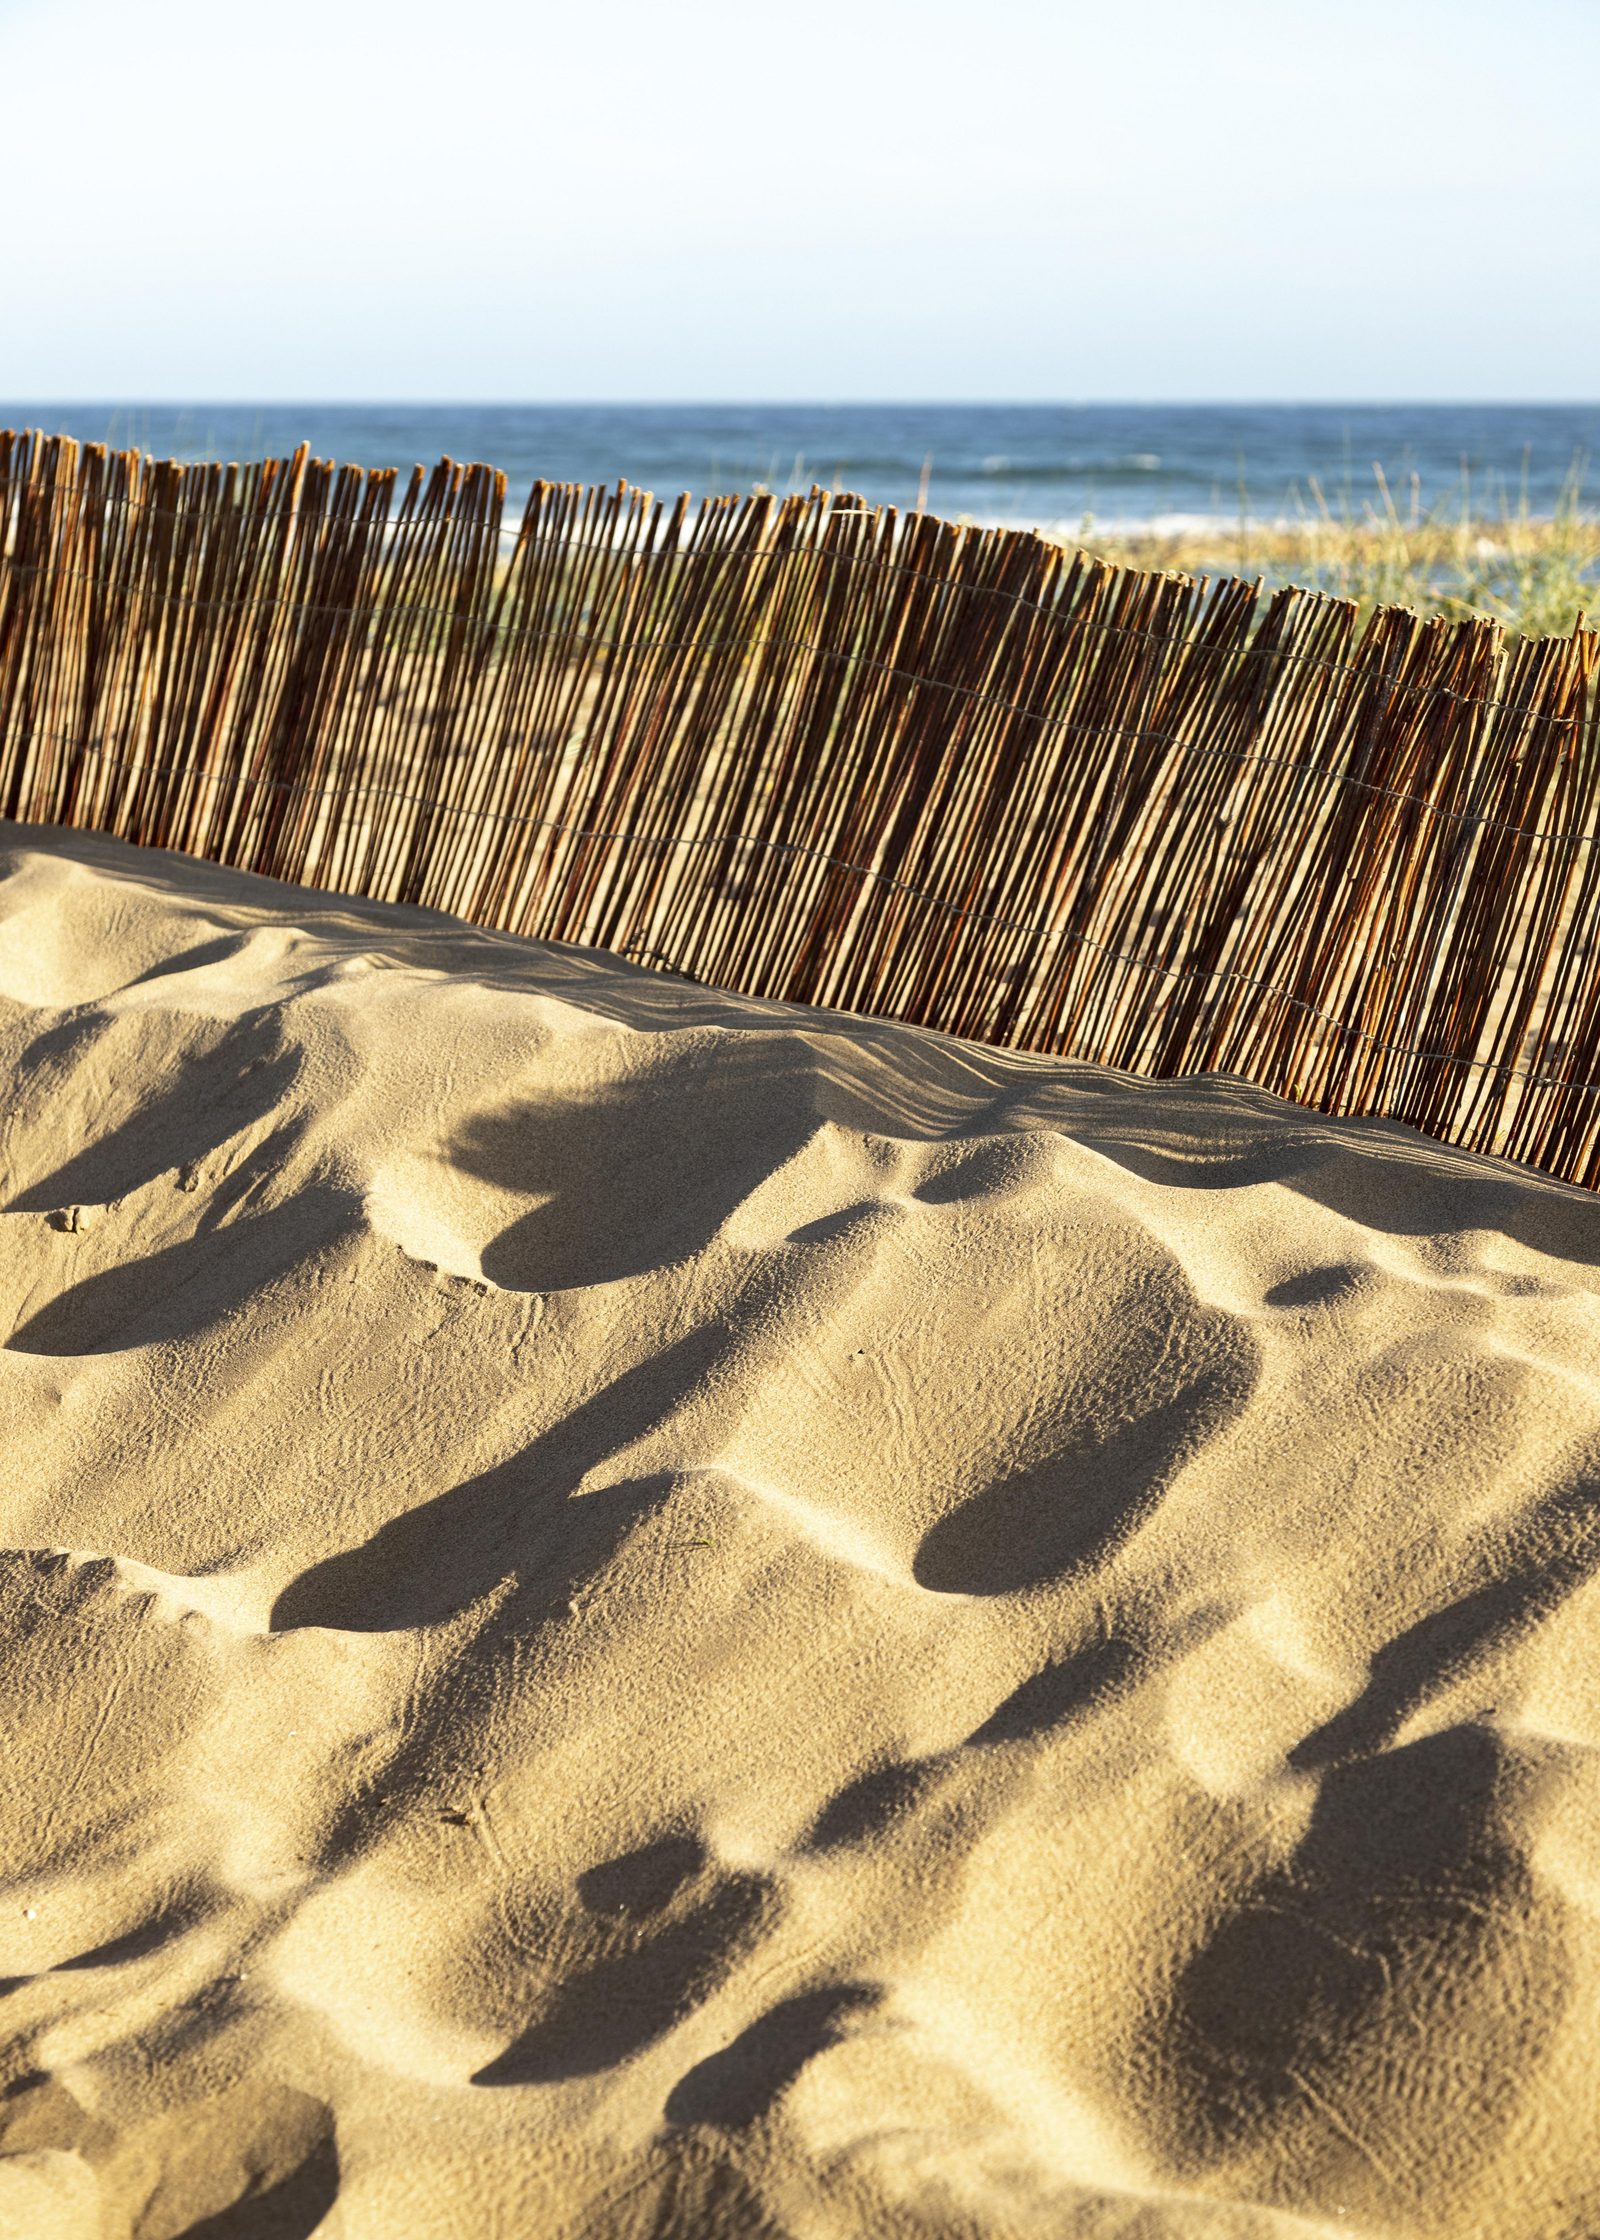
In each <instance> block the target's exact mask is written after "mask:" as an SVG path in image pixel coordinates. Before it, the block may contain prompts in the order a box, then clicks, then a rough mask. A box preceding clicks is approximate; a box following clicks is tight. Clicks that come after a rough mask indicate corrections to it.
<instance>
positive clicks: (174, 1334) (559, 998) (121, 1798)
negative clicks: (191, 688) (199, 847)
mask: <svg viewBox="0 0 1600 2240" xmlns="http://www.w3.org/2000/svg"><path fill="white" fill-rule="evenodd" d="M0 871H3V873H4V876H3V879H0V1038H3V1061H4V1066H5V1080H6V1083H7V1088H6V1094H5V1101H4V1109H3V1153H4V1200H3V1203H4V1208H5V1213H4V1222H3V1230H0V1238H3V1260H0V1283H3V1294H0V1315H3V1326H4V1330H5V1332H6V1333H7V1335H6V1337H5V1350H4V1352H3V1354H0V1408H3V1417H0V1421H3V1428H4V1446H3V1454H4V1477H3V1480H0V1501H3V1505H4V1520H5V1522H4V1531H3V1535H0V1537H3V1541H4V1552H3V1555H0V1682H3V1697H0V1702H3V1707H4V1714H5V1724H4V1730H3V1732H4V1751H3V1759H0V1987H3V1992H4V1996H3V1998H0V2020H3V2028H0V2153H3V2154H4V2156H5V2157H6V2159H5V2160H3V2161H0V2232H3V2233H4V2234H6V2235H7V2236H8V2240H9V2236H10V2235H12V2234H16V2235H19V2236H23V2240H52V2236H55V2235H58V2234H59V2235H67V2236H71V2240H80V2236H81V2240H134V2236H136V2240H177V2236H178V2235H182V2234H188V2235H193V2236H194V2240H269V2236H271V2240H301V2236H304V2235H309V2234H311V2233H312V2232H314V2231H315V2232H318V2233H320V2234H324V2235H326V2236H328V2240H447V2236H448V2240H457V2236H461V2240H478V2236H480V2235H482V2236H494V2240H500V2236H504V2240H579V2236H583V2240H611V2236H613V2235H615V2236H618V2240H678V2236H683V2240H698V2236H701V2235H709V2236H717V2240H721V2236H728V2240H855V2236H857V2235H873V2236H876V2235H885V2236H893V2240H899V2236H904V2240H991V2236H1000V2235H1006V2236H1010V2235H1017V2236H1024V2235H1026V2236H1030V2240H1031V2236H1035V2235H1037V2236H1040V2240H1045V2236H1048V2240H1059V2236H1070V2240H1077V2236H1080V2235H1082V2236H1085V2240H1090V2236H1092V2240H1109V2236H1111V2235H1116V2236H1119V2240H1135V2236H1137V2240H1165V2236H1168V2235H1182V2236H1188V2235H1197V2236H1201V2235H1203V2236H1206V2240H1222V2236H1227V2240H1257V2236H1259V2240H1280V2236H1281V2240H1290V2236H1292V2235H1294V2236H1298V2235H1307V2234H1329V2235H1332V2234H1338V2235H1351V2234H1363V2235H1374V2236H1376V2235H1385V2236H1387V2235H1412V2234H1417V2235H1423V2234H1426V2235H1434V2234H1437V2235H1448V2236H1450V2240H1458V2236H1462V2235H1477V2234H1484V2235H1496V2236H1518V2240H1520V2236H1524V2235H1527V2236H1535V2235H1537V2236H1540V2240H1544V2236H1549V2240H1557V2236H1560V2240H1582V2236H1586V2235H1592V2234H1594V2233H1596V2232H1597V2231H1600V2062H1597V2060H1596V2057H1595V2049H1596V2044H1597V2042H1600V2041H1597V2024H1600V1924H1597V1920H1596V1915H1597V1911H1600V1812H1597V1803H1600V1781H1597V1777H1596V1767H1597V1765H1600V1758H1597V1756H1596V1746H1597V1744H1600V1588H1597V1586H1596V1584H1595V1582H1594V1573H1595V1569H1596V1566H1597V1563H1600V1519H1597V1514H1596V1498H1595V1496H1596V1488H1597V1486H1600V1298H1597V1293H1600V1200H1597V1199H1595V1198H1593V1197H1590V1196H1587V1195H1585V1194H1583V1193H1581V1192H1579V1191H1576V1190H1573V1189H1570V1188H1567V1187H1564V1186H1561V1185H1558V1184H1554V1183H1550V1182H1547V1181H1544V1180H1542V1179H1540V1178H1538V1177H1535V1176H1530V1175H1528V1174H1525V1173H1522V1172H1519V1171H1518V1170H1516V1169H1513V1168H1510V1167H1507V1166H1503V1165H1499V1164H1496V1163H1494V1162H1492V1161H1488V1160H1484V1159H1479V1158H1473V1157H1468V1156H1466V1155H1463V1154H1458V1153H1455V1152H1451V1151H1448V1150H1445V1149H1442V1148H1440V1147H1439V1146H1437V1145H1433V1144H1430V1143H1427V1142H1425V1141H1424V1140H1423V1139H1422V1138H1420V1137H1418V1136H1416V1135H1415V1134H1413V1133H1411V1132H1410V1131H1408V1130H1405V1129H1402V1128H1399V1127H1395V1126H1391V1125H1389V1124H1386V1123H1383V1122H1378V1121H1367V1122H1348V1121H1346V1122H1332V1121H1326V1120H1323V1119H1320V1118H1318V1117H1317V1116H1316V1115H1314V1114H1310V1113H1307V1112H1304V1111H1300V1110H1296V1109H1294V1108H1292V1107H1290V1106H1287V1105H1284V1104H1281V1103H1279V1102H1277V1101H1276V1100H1275V1099H1273V1098H1272V1097H1270V1096H1268V1095H1266V1094H1264V1093H1262V1092H1260V1091H1257V1090H1253V1089H1249V1088H1246V1087H1244V1086H1242V1085H1240V1084H1238V1083H1236V1082H1233V1081H1226V1080H1217V1079H1211V1080H1203V1081H1189V1082H1181V1083H1150V1082H1146V1081H1139V1080H1134V1079H1132V1078H1129V1077H1125V1076H1120V1075H1116V1074H1110V1073H1106V1072H1104V1071H1100V1070H1097V1069H1094V1068H1090V1067H1086V1066H1076V1065H1071V1064H1065V1063H1061V1062H1057V1061H1053V1060H1040V1059H1030V1058H1022V1057H1017V1056H1014V1055H1011V1054H1007V1053H1002V1052H997V1051H993V1050H986V1049H982V1048H977V1047H974V1046H970V1045H965V1044H961V1043H956V1042H952V1041H949V1040H946V1039H943V1038H941V1037H939V1036H937V1035H933V1034H929V1033H925V1032H922V1031H918V1030H914V1029H909V1028H902V1027H896V1026H893V1025H889V1024H884V1023H882V1022H873V1021H863V1020H855V1019H849V1018H844V1017H840V1016H837V1015H831V1014H824V1013H818V1012H807V1011H802V1010H797V1009H790V1008H785V1007H783V1006H780V1005H777V1004H770V1003H759V1002H753V1001H746V1000H742V999H738V998H734V997H728V996H723V995H719V994H715V993H712V992H710V991H707V990H703V989H699V988H695V987H692V986H690V985H688V984H686V983H684V982H682V981H676V980H672V979H668V978H665V977H658V976H652V975H649V974H647V973H645V972H643V971H640V970H637V969H634V968H632V967H630V966H628V965H626V964H623V963H621V962H618V961H617V960H615V959H612V958H608V957H604V956H600V955H596V954H593V953H589V952H584V951H578V950H562V949H554V948H541V947H538V946H536V945H532V944H528V943H523V942H519V941H515V940H511V939H507V938H503V937H498V936H487V935H483V934H479V933H475V932H473V931H471V930H469V929H467V928H464V927H462V926H460V925H457V924H455V923H453V922H451V921H448V920H445V919H442V918H437V917H432V916H429V915H427V914H425V913H422V912H414V911H406V910H400V909H395V908H387V907H381V906H377V905H368V904H362V903H353V902H348V901H345V900H342V899H339V898H336V897H332V896H327V895H321V894H314V893H308V892H301V891H296V890H294V889H290V888H286V887H281V886H275V885H272V884H270V883H267V882H264V881H262V880H259V879H252V878H248V877H245V876H242V875H238V874H234V873H230V872H225V871H219V870H216V869H214V868H210V867H207V866H204V865H200V864H195V863H192V862H188V861H185V860H183V859H181V858H177V857H173V856H169V855H162V854H155V853H139V852H136V851H134V850H132V849H128V848H125V847H122V846H120V845H118V844H116V843H113V842H109V841H102V840H93V839H88V838H82V837H73V838H70V839H69V838H66V837H63V836H60V835H52V834H48V833H45V832H42V831H27V830H23V831H17V830H16V829H15V828H12V829H11V830H10V832H9V834H8V837H7V845H6V849H5V857H4V862H3V864H0Z"/></svg>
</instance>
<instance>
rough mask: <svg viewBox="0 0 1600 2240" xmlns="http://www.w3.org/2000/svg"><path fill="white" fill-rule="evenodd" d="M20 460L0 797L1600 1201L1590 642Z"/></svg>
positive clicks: (842, 518)
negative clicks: (1392, 1121) (1541, 1174)
mask: <svg viewBox="0 0 1600 2240" xmlns="http://www.w3.org/2000/svg"><path fill="white" fill-rule="evenodd" d="M504 501H505V481H504V477H503V476H502V475H500V474H498V473H496V472H494V471H493V470H491V469H490V468H487V467H482V466H460V465H457V464H455V463H453V462H451V461H448V460H446V461H444V462H442V463H441V464H440V465H439V466H437V467H435V468H433V469H432V470H431V472H425V471H424V470H423V469H421V468H418V469H416V470H414V471H413V472H412V474H411V475H410V477H409V479H408V480H406V481H405V482H404V483H402V482H401V480H400V479H399V477H398V475H397V474H396V473H395V472H394V471H393V470H385V471H374V472H363V471H360V470H358V469H355V468H351V467H342V468H341V467H335V466H333V465H332V464H330V463H328V462H324V461H319V460H314V459H311V458H309V457H308V456H307V455H306V453H305V452H304V451H303V450H302V451H301V452H298V453H296V455H295V456H294V457H293V458H292V459H276V460H268V461H266V462H264V463H260V464H256V465H251V466H220V465H190V466H185V465H180V464H176V463H173V462H171V461H153V460H149V459H146V458H143V457H141V456H140V455H139V454H137V453H134V452H123V453H108V452H106V451H105V450H104V449H102V448H100V447H98V446H94V445H87V446H81V447H80V446H79V445H77V444H74V443H72V442H69V441H67V440H66V439H64V438H58V437H46V436H41V435H38V434H26V435H15V434H3V435H0V814H3V815H4V816H5V817H7V818H11V819H18V820H29V821H44V822H49V823H55V824H61V825H68V826H76V827H84V828H91V829H94V830H98V831H104V832H110V833H115V834H119V835H120V836H121V837H123V838H125V839H127V840H131V841H135V842H139V843H142V844H146V845H153V846H160V847H167V848H177V849H183V850H187V851H189V852H190V853H193V854H196V855H201V856H205V857H207V858H209V859H211V860H213V861H215V862H218V863H224V864H235V865H239V866H241V867H243V868H246V869H249V870H252V871H260V872H265V873H268V874H270V875H271V876H272V877H275V878H280V879H290V880H297V881H300V882H302V883H304V884H307V885H312V886H319V887H326V888H332V889H336V890H338V891H341V892H345V893H351V894H363V895H372V896H378V897H382V898H384V899H387V900H391V901H398V902H407V903H417V904H423V905H426V906H429V907H431V908H434V909H438V910H445V911H451V912H455V913H457V914H459V915H460V916H462V917H465V918H468V919H471V920H473V921H475V922H476V923H478V924H481V925H485V926H493V927H500V928H505V929H507V930H510V931H513V932H516V933H522V934H530V935H535V936H538V937H540V938H542V939H548V940H557V941H568V942H579V943H586V944H592V945H596V946H599V947H602V948H607V949H612V950H616V951H620V952H622V953H623V954H625V955H628V956H631V957H634V958H636V959H640V960H643V961H645V962H649V963H653V964H657V965H662V966H666V967H668V968H670V969H673V970H676V971H679V972H682V973H686V974H688V975H690V976H692V977H693V978H695V979H698V980H702V981H706V982H709V983H712V984H714V985H717V986H722V987H727V988H734V989H739V990H743V991H746V992H749V993H752V994H758V995H765V996H778V997H783V998H787V999H789V1000H792V1001H797V1002H801V1003H807V1004H821V1005H830V1006H837V1007H841V1008H844V1009H847V1010H854V1011H870V1012H877V1013H885V1014H891V1015H893V1016H895V1017H899V1018H904V1019H910V1020H916V1021H920V1022H923V1023H925V1024H928V1025H931V1026H935V1027H939V1028H942V1029H945V1030H947V1031H948V1032H950V1033H952V1034H958V1035H967V1036H973V1037H976V1038H979V1039H981V1040H984V1041H989V1042H995V1043H1003V1044H1009V1045H1013V1046H1017V1047H1021V1048H1025V1049H1031V1050H1050V1051H1059V1052H1064V1053H1067V1054H1070V1055H1072V1056H1075V1057H1079V1058H1086V1059H1092V1060H1096V1061H1100V1062H1103V1063H1107V1064H1110V1065H1114V1066H1120V1067H1127V1068H1131V1069H1134V1070H1136V1071H1139V1072H1143V1073H1149V1074H1177V1073H1190V1072H1195V1071H1198V1070H1202V1069H1215V1070H1221V1071H1224V1072H1228V1073H1232V1074H1237V1075H1242V1076H1244V1077H1246V1078H1248V1079H1249V1080H1251V1081H1254V1082H1258V1083H1260V1084H1262V1085H1264V1086H1265V1087H1267V1088H1269V1089H1272V1090H1275V1091H1277V1092H1279V1093H1280V1094H1282V1095H1285V1096H1289V1097H1293V1098H1297V1099H1299V1100H1301V1101H1303V1102H1305V1103H1307V1104H1309V1105H1314V1106H1316V1107H1318V1108H1320V1109H1322V1110H1325V1111H1332V1112H1349V1111H1363V1112H1383V1113H1388V1114H1391V1115H1393V1116H1395V1117H1398V1118H1401V1119H1404V1120H1407V1121H1410V1122H1412V1123H1414V1124H1415V1125H1417V1126H1418V1127H1420V1128H1423V1129H1426V1130H1429V1131H1430V1132H1432V1133H1433V1134H1435V1135H1438V1136H1441V1137H1445V1138H1447V1139H1449V1140H1452V1141H1454V1142H1458V1143H1462V1144H1466V1145H1470V1146H1473V1147H1476V1148H1479V1149H1484V1150H1491V1151H1495V1152H1500V1153H1503V1154H1506V1155H1508V1156H1510V1157H1512V1158H1516V1159H1520V1160H1524V1161H1527V1162H1529V1163H1531V1164H1533V1165H1535V1166H1538V1167H1542V1168H1545V1169H1547V1170H1549V1171H1550V1172H1552V1173H1555V1174H1559V1175H1562V1176H1565V1177H1567V1178H1569V1179H1572V1180H1575V1181H1580V1182H1583V1183H1586V1184H1589V1185H1591V1186H1592V1185H1594V1184H1595V1183H1596V1182H1597V1180H1600V950H1597V946H1596V941H1597V932H1600V862H1597V858H1600V849H1597V846H1596V841H1597V837H1600V690H1597V688H1596V685H1595V670H1596V645H1597V638H1596V633H1595V632H1593V631H1591V630H1587V629H1585V628H1583V627H1581V625H1580V627H1579V628H1578V629H1576V630H1575V632H1574V634H1573V635H1572V636H1571V637H1570V638H1559V639H1539V640H1531V641H1521V642H1516V643H1510V644H1508V643H1507V642H1505V640H1504V639H1503V637H1502V634H1501V632H1500V630H1499V628H1498V626H1497V625H1495V624H1493V623H1491V622H1488V621H1475V620H1468V621H1462V622H1451V623H1446V622H1442V621H1424V620H1421V619H1419V618H1418V617H1417V616H1415V615H1413V614H1411V613H1408V612H1403V611H1399V610H1394V609H1390V610H1384V611H1380V612H1378V613H1376V614H1374V615H1372V616H1371V617H1370V619H1369V620H1368V621H1367V622H1366V623H1365V624H1364V625H1361V626H1359V627H1358V623H1357V617H1356V613H1355V610H1354V608H1353V607H1352V606H1351V605H1349V604H1348V603H1345V602H1342V601H1339V600H1335V599H1329V598H1324V597H1320V596H1317V595H1315V594H1313V593H1310V592H1304V591H1297V590H1281V591H1276V592H1273V593H1271V594H1270V595H1269V594H1264V593H1263V592H1262V590H1261V587H1260V586H1259V585H1256V584H1250V583H1243V582H1229V581H1215V582H1205V581H1200V582H1197V581H1194V580H1191V579H1189V578H1186V577H1180V576H1175V575H1170V574H1156V573H1147V572H1142V571H1139V570H1135V569H1128V568H1114V567H1110V566H1107V565H1105V564H1103V563H1100V562H1097V561H1095V560H1093V559H1090V558H1088V557H1086V556H1085V555H1083V554H1081V553H1079V554H1072V553H1068V552H1066V551H1063V550H1062V549H1061V548H1060V547H1058V546H1056V545H1053V544H1050V543H1047V542H1045V541H1043V540H1042V539H1040V538H1037V537H1035V536H1032V535H1029V534H1026V533H1023V532H1020V531H1007V530H980V529H974V528H971V527H962V526H959V525H955V524H952V523H950V522H946V521H942V520H938V519H935V518H932V517H929V516H926V515H920V514H913V515H900V514H896V513H895V512H893V511H891V510H877V509H874V508H872V507H870V506H868V505H866V504H865V503H864V502H863V501H862V500H860V499H859V498H853V497H840V496H837V495H830V494H829V493H826V492H823V491H813V492H812V493H811V494H810V495H809V496H805V497H788V498H782V499H777V498H772V497H768V496H764V495H757V496H755V497H751V498H746V499H711V500H708V501H706V502H704V503H703V504H701V505H699V506H698V507H692V506H691V505H690V502H689V501H688V500H687V499H679V500H677V501H676V502H675V503H673V504H671V505H666V504H661V503H657V502H656V501H655V500H654V499H652V498H651V497H650V496H649V495H648V494H647V493H643V492H640V491H636V490H631V489H629V488H627V487H626V486H624V485H621V484H619V485H618V486H617V487H616V488H614V489H580V488H576V487H569V486H558V485H551V484H545V483H541V484H539V485H538V486H536V488H535V489H534V491H533V493H532V495H531V497H530V498H529V501H528V504H527V508H526V511H525V513H524V515H523V517H522V520H521V522H520V523H519V524H515V525H512V526H507V525H506V524H504V522H503V519H502V515H503V510H504Z"/></svg>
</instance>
